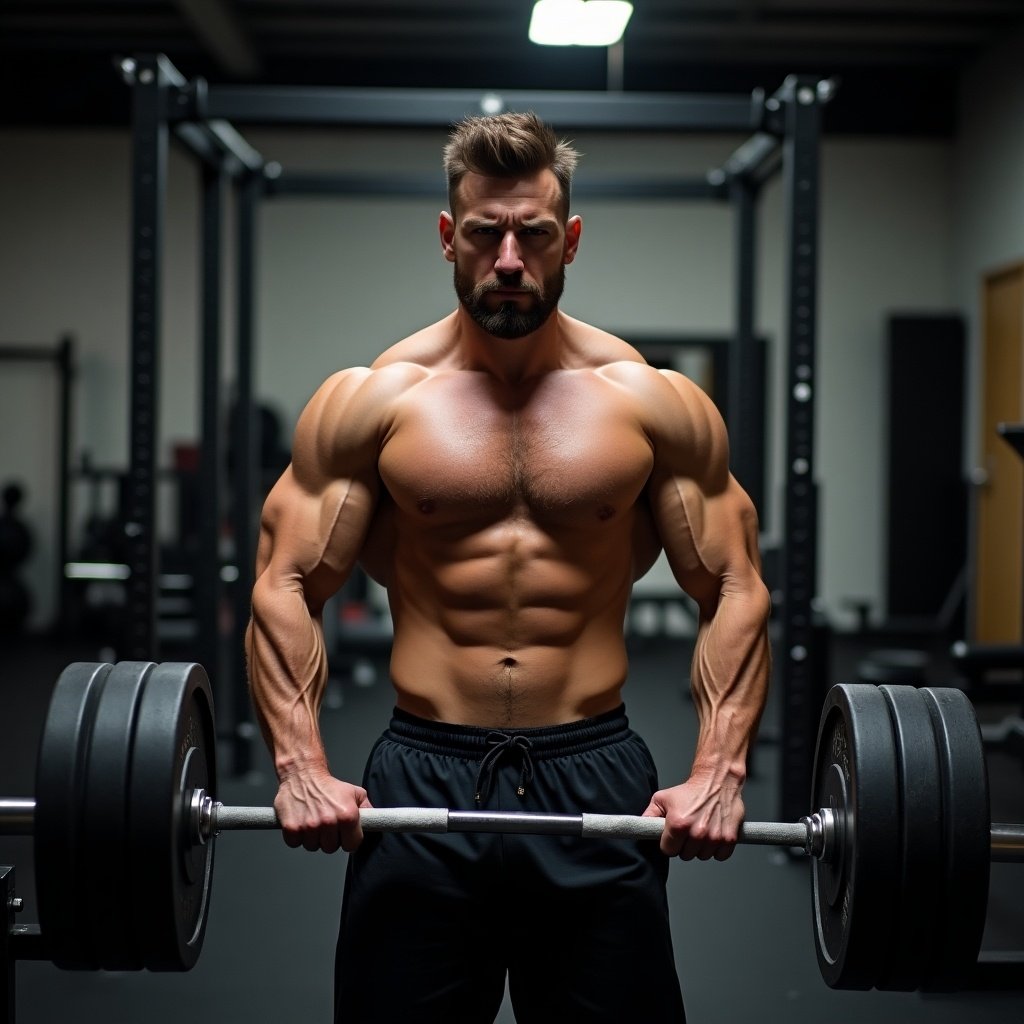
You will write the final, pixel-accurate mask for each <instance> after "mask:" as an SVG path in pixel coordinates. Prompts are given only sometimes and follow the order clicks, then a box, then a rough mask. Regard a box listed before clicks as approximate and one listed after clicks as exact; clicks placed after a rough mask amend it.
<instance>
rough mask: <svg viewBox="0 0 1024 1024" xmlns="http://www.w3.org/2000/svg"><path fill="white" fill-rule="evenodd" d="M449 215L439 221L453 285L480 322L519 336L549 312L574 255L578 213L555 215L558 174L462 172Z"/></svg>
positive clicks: (558, 212) (499, 335) (498, 331)
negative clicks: (568, 216)
mask: <svg viewBox="0 0 1024 1024" xmlns="http://www.w3.org/2000/svg"><path fill="white" fill-rule="evenodd" d="M456 199H457V208H456V210H455V211H453V212H454V214H455V216H454V217H453V216H452V215H451V214H446V213H443V214H442V215H441V221H440V231H441V243H442V247H443V249H444V255H445V258H446V259H448V260H450V261H451V262H452V263H454V264H455V293H456V295H457V296H458V298H459V302H461V303H462V305H463V307H464V308H465V309H466V311H467V312H468V313H469V315H470V316H471V317H472V318H473V320H474V321H476V323H477V324H479V325H480V327H481V328H483V330H485V331H486V332H487V333H488V334H491V335H493V336H494V337H496V338H522V337H525V336H526V335H528V334H532V333H533V332H534V331H536V330H537V329H538V328H540V327H541V326H542V325H543V324H544V322H545V321H546V320H547V319H548V317H550V316H551V314H552V312H554V310H555V308H556V307H557V305H558V300H559V299H560V298H561V295H562V289H563V287H564V285H565V267H566V264H568V263H571V262H572V261H573V259H574V258H575V255H576V247H577V245H578V244H579V236H580V227H581V225H580V219H579V217H573V218H571V219H570V220H569V221H568V223H566V222H565V221H564V220H563V219H562V215H561V202H560V190H559V187H558V179H557V178H556V177H555V176H554V174H553V173H552V172H551V171H548V170H545V171H542V172H540V173H539V174H536V175H533V176H532V177H529V178H516V179H509V178H488V177H484V176H483V175H479V174H472V173H470V174H467V175H466V176H465V177H464V178H463V179H462V181H461V182H460V183H459V187H458V192H457V196H456Z"/></svg>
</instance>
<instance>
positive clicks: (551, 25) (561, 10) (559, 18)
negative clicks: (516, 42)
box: [530, 0, 633, 46]
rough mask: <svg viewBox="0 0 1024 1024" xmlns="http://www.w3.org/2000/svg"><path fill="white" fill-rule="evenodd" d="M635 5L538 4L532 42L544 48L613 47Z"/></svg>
mask: <svg viewBox="0 0 1024 1024" xmlns="http://www.w3.org/2000/svg"><path fill="white" fill-rule="evenodd" d="M632 13H633V5H632V4H631V3H626V0H537V3H535V4H534V5H533V17H531V18H530V41H531V42H533V43H538V44H539V45H541V46H614V45H615V44H616V43H617V42H618V41H619V40H620V39H621V38H622V33H623V32H625V31H626V23H627V22H628V21H629V18H630V15H631V14H632Z"/></svg>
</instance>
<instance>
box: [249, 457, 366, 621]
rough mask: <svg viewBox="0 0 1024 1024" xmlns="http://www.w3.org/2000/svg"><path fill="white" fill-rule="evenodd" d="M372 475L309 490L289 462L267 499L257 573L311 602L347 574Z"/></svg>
mask: <svg viewBox="0 0 1024 1024" xmlns="http://www.w3.org/2000/svg"><path fill="white" fill-rule="evenodd" d="M376 499H377V494H376V486H375V482H374V481H373V479H372V477H371V478H368V476H363V477H360V476H358V475H352V476H346V477H342V478H339V479H336V480H331V481H329V482H327V483H326V484H325V485H324V486H323V487H322V488H319V489H316V490H312V491H311V490H309V489H307V488H305V487H303V486H300V485H299V484H298V482H297V481H296V480H295V476H294V472H293V470H292V469H291V468H290V467H289V469H288V470H286V471H285V473H284V475H283V476H282V477H281V479H280V480H279V481H278V482H277V484H275V485H274V488H273V490H272V491H271V493H270V495H269V496H268V498H267V502H266V505H265V507H264V511H263V517H262V520H261V526H260V551H259V557H258V562H257V574H258V575H259V576H260V577H266V582H267V583H268V584H270V585H271V586H274V587H277V588H281V587H284V588H287V587H296V588H301V589H302V591H303V592H304V593H305V595H306V598H307V601H308V602H309V604H310V605H311V606H319V605H321V604H323V602H324V601H326V600H327V598H328V597H330V596H331V594H333V593H334V592H335V591H336V590H337V589H338V588H339V587H340V586H341V584H342V583H344V581H345V579H347V577H348V575H349V573H350V572H351V571H352V567H353V565H354V564H355V561H356V559H357V557H358V555H359V551H360V548H361V547H362V543H363V540H364V538H365V536H366V533H367V531H368V529H369V524H370V521H371V519H372V517H373V510H374V506H375V504H376Z"/></svg>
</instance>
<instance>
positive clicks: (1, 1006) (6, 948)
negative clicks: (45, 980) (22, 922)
mask: <svg viewBox="0 0 1024 1024" xmlns="http://www.w3.org/2000/svg"><path fill="white" fill-rule="evenodd" d="M0 896H2V897H3V901H4V902H3V906H4V913H3V919H4V930H3V937H2V943H3V954H4V964H3V975H2V976H0V1024H14V1020H15V1010H16V1007H17V988H16V985H17V974H16V973H15V968H16V966H17V960H15V958H14V955H13V952H12V950H11V948H10V946H11V942H10V937H11V930H12V929H13V927H14V900H15V899H16V897H15V888H14V868H13V867H12V866H9V865H3V866H0Z"/></svg>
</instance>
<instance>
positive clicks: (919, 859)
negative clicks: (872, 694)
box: [876, 686, 944, 992]
mask: <svg viewBox="0 0 1024 1024" xmlns="http://www.w3.org/2000/svg"><path fill="white" fill-rule="evenodd" d="M879 689H880V690H881V691H882V694H883V695H884V696H885V699H886V702H887V703H888V705H889V716H890V718H891V719H892V728H893V735H894V738H895V742H896V762H897V766H898V780H899V808H900V817H899V834H898V836H895V837H894V840H895V841H896V842H897V843H898V845H899V852H900V878H899V888H898V890H897V896H896V901H895V903H894V904H893V915H892V927H891V941H890V946H889V953H888V956H887V958H886V963H885V965H884V967H883V970H882V974H881V975H880V977H879V979H878V981H877V983H876V985H877V987H878V988H880V989H885V990H887V991H896V992H913V991H914V990H915V989H917V988H918V987H919V986H920V984H921V982H922V981H923V979H924V975H925V971H926V970H927V967H928V964H929V963H930V962H931V958H932V951H933V945H934V942H935V928H936V925H937V923H938V918H939V914H940V911H939V907H938V897H939V894H940V893H941V891H942V885H943V860H944V855H943V836H942V793H941V781H940V776H939V752H938V748H937V747H936V744H935V732H934V730H933V729H932V720H931V715H930V714H929V713H928V707H927V705H926V704H925V698H924V696H923V695H922V694H921V692H920V691H919V690H917V689H915V688H914V687H912V686H881V687H879Z"/></svg>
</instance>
